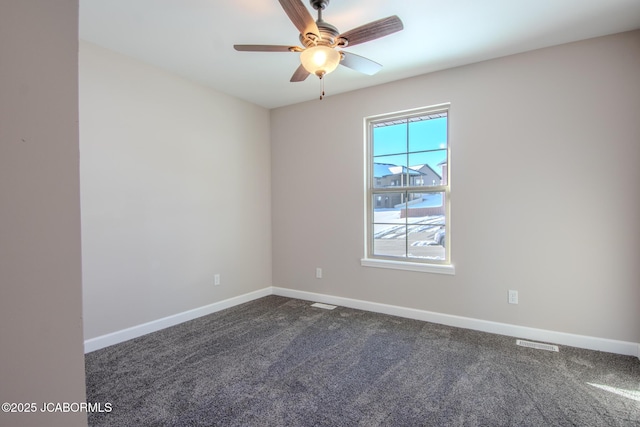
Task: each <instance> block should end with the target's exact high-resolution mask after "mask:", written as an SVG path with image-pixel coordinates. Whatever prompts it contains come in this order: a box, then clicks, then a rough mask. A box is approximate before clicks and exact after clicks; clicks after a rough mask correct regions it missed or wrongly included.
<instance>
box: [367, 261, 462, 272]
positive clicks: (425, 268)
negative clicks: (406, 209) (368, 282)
mask: <svg viewBox="0 0 640 427" xmlns="http://www.w3.org/2000/svg"><path fill="white" fill-rule="evenodd" d="M360 265H361V266H363V267H376V268H390V269H393V270H406V271H418V272H421V273H438V274H452V275H453V274H456V269H455V267H454V266H453V264H423V263H419V262H405V261H391V260H386V259H373V258H363V259H361V260H360Z"/></svg>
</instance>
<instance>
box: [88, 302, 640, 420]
mask: <svg viewBox="0 0 640 427" xmlns="http://www.w3.org/2000/svg"><path fill="white" fill-rule="evenodd" d="M515 341H516V340H515V339H514V338H511V337H505V336H500V335H494V334H487V333H482V332H475V331H469V330H465V329H459V328H453V327H448V326H443V325H437V324H433V323H427V322H421V321H416V320H410V319H404V318H399V317H394V316H387V315H382V314H376V313H370V312H365V311H360V310H354V309H349V308H344V307H338V308H336V309H335V310H332V311H329V310H323V309H319V308H314V307H311V306H310V302H308V301H302V300H296V299H290V298H284V297H278V296H268V297H265V298H261V299H259V300H255V301H252V302H249V303H246V304H242V305H239V306H236V307H233V308H230V309H227V310H223V311H220V312H218V313H214V314H211V315H209V316H205V317H201V318H199V319H196V320H193V321H190V322H186V323H183V324H180V325H177V326H174V327H171V328H168V329H164V330H162V331H159V332H155V333H152V334H149V335H146V336H143V337H140V338H137V339H134V340H131V341H127V342H124V343H121V344H118V345H115V346H111V347H108V348H104V349H101V350H98V351H94V352H92V353H89V354H87V355H86V375H87V401H88V402H101V403H106V402H110V403H111V404H112V407H113V410H112V411H111V412H110V413H91V414H89V424H90V425H91V426H118V427H124V426H367V427H373V426H607V427H609V426H640V361H639V360H638V359H637V358H635V357H627V356H620V355H615V354H610V353H603V352H596V351H588V350H582V349H576V348H571V347H564V346H561V347H560V352H557V353H556V352H550V351H545V350H536V349H531V348H525V347H519V346H516V345H515Z"/></svg>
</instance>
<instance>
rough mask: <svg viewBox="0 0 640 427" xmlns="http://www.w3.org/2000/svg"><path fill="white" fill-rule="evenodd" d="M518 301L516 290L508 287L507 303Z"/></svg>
mask: <svg viewBox="0 0 640 427" xmlns="http://www.w3.org/2000/svg"><path fill="white" fill-rule="evenodd" d="M517 303H518V291H514V290H511V289H509V304H517Z"/></svg>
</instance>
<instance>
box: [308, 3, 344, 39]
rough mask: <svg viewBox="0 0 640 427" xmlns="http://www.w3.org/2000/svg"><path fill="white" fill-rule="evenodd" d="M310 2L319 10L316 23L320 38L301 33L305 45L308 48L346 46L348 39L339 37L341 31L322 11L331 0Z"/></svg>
mask: <svg viewBox="0 0 640 427" xmlns="http://www.w3.org/2000/svg"><path fill="white" fill-rule="evenodd" d="M309 3H310V4H311V6H312V7H313V8H314V9H315V10H317V11H318V20H317V21H316V25H317V26H318V30H320V34H319V36H320V38H319V39H318V38H316V37H314V36H313V35H309V34H306V35H302V34H300V42H301V43H302V44H303V46H304V47H306V48H309V47H312V46H328V47H331V48H334V47H336V46H339V47H345V46H346V45H347V41H346V40H345V39H342V38H340V39H338V38H337V37H338V35H339V34H340V31H338V29H337V28H336V27H334V26H333V25H331V24H329V23H328V22H326V21H325V20H323V19H322V11H323V10H324V9H325V8H326V7H327V6H329V0H310V1H309Z"/></svg>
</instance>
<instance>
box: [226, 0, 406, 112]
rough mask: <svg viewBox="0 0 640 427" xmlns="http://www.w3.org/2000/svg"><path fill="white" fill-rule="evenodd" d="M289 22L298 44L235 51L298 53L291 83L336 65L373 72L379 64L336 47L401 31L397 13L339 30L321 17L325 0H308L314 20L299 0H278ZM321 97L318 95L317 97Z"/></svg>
mask: <svg viewBox="0 0 640 427" xmlns="http://www.w3.org/2000/svg"><path fill="white" fill-rule="evenodd" d="M278 1H279V2H280V5H281V6H282V8H283V9H284V11H285V12H286V14H287V16H289V19H290V20H291V22H293V25H295V26H296V28H297V29H298V31H300V37H299V38H300V43H302V45H303V47H300V46H278V45H259V44H236V45H234V46H233V47H234V48H235V50H238V51H247V52H300V62H301V65H300V66H299V67H298V69H297V70H296V71H295V72H294V73H293V76H292V77H291V81H292V82H301V81H304V80H305V79H306V78H307V77H308V76H309V75H310V74H315V75H316V76H318V77H319V78H320V79H322V78H323V77H324V76H325V75H326V74H329V73H330V72H332V71H333V70H335V69H336V67H337V66H338V65H339V64H340V65H343V66H345V67H347V68H351V69H353V70H356V71H359V72H361V73H364V74H368V75H373V74H375V73H377V72H378V71H380V69H381V68H382V65H380V64H378V63H377V62H374V61H372V60H370V59H367V58H364V57H362V56H359V55H356V54H353V53H349V52H345V51H344V50H336V48H340V49H342V48H345V47H347V46H355V45H357V44H360V43H365V42H368V41H371V40H375V39H378V38H380V37H384V36H387V35H389V34H393V33H395V32H397V31H400V30H402V29H403V28H404V27H403V25H402V21H401V20H400V18H398V17H397V16H395V15H394V16H389V17H387V18H383V19H379V20H377V21H373V22H370V23H368V24H365V25H361V26H359V27H357V28H354V29H352V30H349V31H347V32H345V33H340V32H339V31H338V29H337V28H336V27H334V26H333V25H331V24H329V23H328V22H325V21H324V20H323V19H322V11H323V10H324V9H325V8H326V7H327V6H328V5H329V0H310V1H309V3H310V4H311V6H312V7H313V8H314V9H315V10H317V11H318V19H317V20H316V21H314V20H313V17H312V16H311V14H310V13H309V11H308V10H307V8H306V7H305V6H304V4H303V3H302V0H278ZM320 99H322V96H321V97H320Z"/></svg>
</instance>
